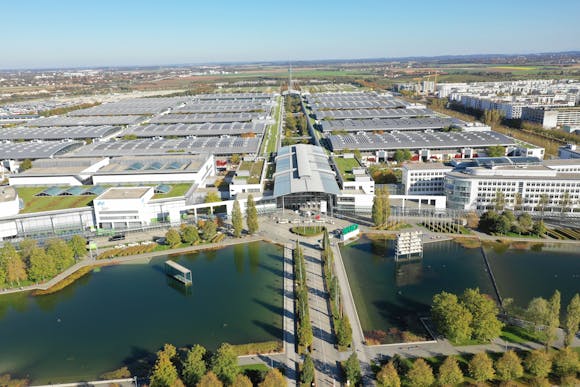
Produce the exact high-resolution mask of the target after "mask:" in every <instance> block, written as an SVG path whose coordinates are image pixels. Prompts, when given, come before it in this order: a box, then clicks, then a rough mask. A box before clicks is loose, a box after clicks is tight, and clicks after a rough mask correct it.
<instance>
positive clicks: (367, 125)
mask: <svg viewBox="0 0 580 387" xmlns="http://www.w3.org/2000/svg"><path fill="white" fill-rule="evenodd" d="M453 123H454V120H453V119H452V118H440V117H429V118H414V119H405V118H394V119H390V118H375V119H371V120H368V119H367V120H365V119H363V120H329V121H322V123H321V126H322V131H323V132H333V131H347V132H360V131H380V130H383V131H384V130H386V131H391V130H426V129H441V128H447V127H449V126H451V125H453Z"/></svg>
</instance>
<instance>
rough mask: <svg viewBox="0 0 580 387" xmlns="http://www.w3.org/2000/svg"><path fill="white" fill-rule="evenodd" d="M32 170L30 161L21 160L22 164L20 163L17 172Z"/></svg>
mask: <svg viewBox="0 0 580 387" xmlns="http://www.w3.org/2000/svg"><path fill="white" fill-rule="evenodd" d="M30 168H32V161H31V160H30V159H24V160H22V162H21V163H20V165H19V166H18V170H19V171H20V172H24V171H26V170H27V169H30Z"/></svg>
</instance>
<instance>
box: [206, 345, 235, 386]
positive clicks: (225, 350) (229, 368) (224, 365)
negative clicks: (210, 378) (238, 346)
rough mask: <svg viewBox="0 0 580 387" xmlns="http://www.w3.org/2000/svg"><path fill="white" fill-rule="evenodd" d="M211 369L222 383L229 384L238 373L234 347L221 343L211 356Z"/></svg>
mask: <svg viewBox="0 0 580 387" xmlns="http://www.w3.org/2000/svg"><path fill="white" fill-rule="evenodd" d="M211 370H212V371H213V372H214V373H215V374H216V375H217V377H218V379H219V380H221V381H222V382H223V383H224V384H227V385H230V384H232V383H233V382H234V379H235V378H236V375H237V374H239V373H240V369H239V367H238V357H237V356H236V353H235V352H234V348H233V347H232V346H231V345H230V344H228V343H223V344H222V345H220V347H219V348H218V350H217V352H216V353H215V354H214V355H213V357H212V358H211Z"/></svg>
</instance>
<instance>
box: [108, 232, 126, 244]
mask: <svg viewBox="0 0 580 387" xmlns="http://www.w3.org/2000/svg"><path fill="white" fill-rule="evenodd" d="M122 240H125V234H115V235H112V236H111V237H110V238H109V242H115V241H122Z"/></svg>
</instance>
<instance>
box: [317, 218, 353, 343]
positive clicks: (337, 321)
mask: <svg viewBox="0 0 580 387" xmlns="http://www.w3.org/2000/svg"><path fill="white" fill-rule="evenodd" d="M322 249H323V250H322V254H321V256H322V270H323V272H324V282H325V285H326V289H327V290H328V293H329V294H330V311H331V314H332V322H333V327H334V333H335V334H336V340H337V342H338V346H339V347H340V348H345V347H348V346H349V345H351V343H352V327H351V325H350V321H349V319H348V316H347V315H346V314H344V312H343V309H344V308H343V301H342V297H340V285H339V283H338V278H337V277H336V275H335V273H334V253H333V252H332V249H331V247H330V236H329V235H328V230H327V229H325V230H324V236H323V239H322Z"/></svg>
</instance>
